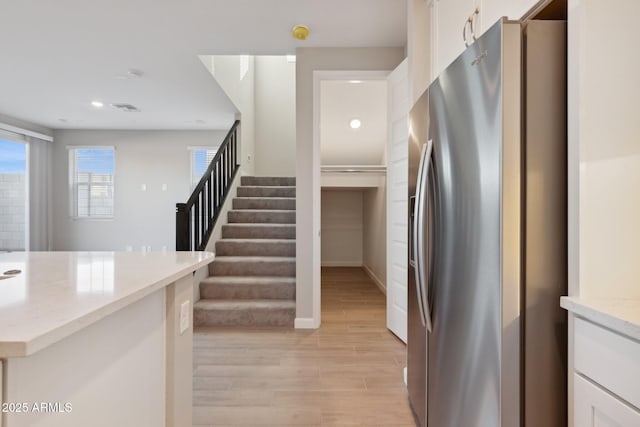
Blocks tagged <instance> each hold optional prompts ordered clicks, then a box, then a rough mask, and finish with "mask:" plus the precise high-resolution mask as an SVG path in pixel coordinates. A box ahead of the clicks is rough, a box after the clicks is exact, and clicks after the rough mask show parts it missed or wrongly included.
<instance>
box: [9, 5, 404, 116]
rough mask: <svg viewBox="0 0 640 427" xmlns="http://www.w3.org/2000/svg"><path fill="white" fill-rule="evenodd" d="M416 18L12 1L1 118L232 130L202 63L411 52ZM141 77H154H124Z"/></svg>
mask: <svg viewBox="0 0 640 427" xmlns="http://www.w3.org/2000/svg"><path fill="white" fill-rule="evenodd" d="M406 14H407V8H406V1H403V0H180V1H175V0H109V1H102V2H96V1H87V0H58V1H41V0H20V1H3V4H2V12H1V13H0V55H1V56H0V63H1V64H2V65H1V66H0V114H4V115H7V116H12V117H15V118H18V119H22V120H26V121H30V122H33V123H36V124H40V125H43V126H47V127H50V128H54V129H60V128H71V129H216V128H227V127H228V126H229V124H230V123H231V122H232V120H233V114H234V112H235V108H234V107H233V105H232V104H231V102H230V101H229V100H228V98H227V97H226V96H225V95H224V93H223V92H222V90H221V89H220V87H219V86H218V85H217V84H216V83H215V81H214V80H213V78H212V77H211V75H210V74H209V73H208V72H207V70H206V69H205V67H204V66H203V65H202V63H201V62H200V60H199V59H198V56H197V55H200V54H202V55H205V54H250V55H278V54H293V53H295V49H296V47H300V46H304V47H316V46H324V47H348V46H349V47H356V46H358V47H364V46H404V45H405V43H406ZM296 24H305V25H307V26H309V28H310V30H311V34H310V36H309V38H308V39H307V40H306V41H304V42H301V41H297V40H295V39H293V38H292V37H291V34H290V31H291V29H292V27H293V26H294V25H296ZM130 68H134V69H139V70H142V71H143V72H144V75H143V76H142V78H139V79H118V78H117V76H119V75H123V74H126V72H127V70H128V69H130ZM93 99H100V100H102V101H103V102H105V104H106V106H105V107H104V108H103V109H101V110H96V109H94V108H93V107H91V106H90V104H89V103H90V101H91V100H93ZM110 103H130V104H133V105H135V106H136V107H138V108H139V109H140V110H141V112H139V113H124V112H121V111H118V110H116V109H114V108H112V107H109V106H108V104H110ZM61 119H63V120H66V122H64V121H62V120H61Z"/></svg>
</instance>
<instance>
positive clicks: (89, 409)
mask: <svg viewBox="0 0 640 427" xmlns="http://www.w3.org/2000/svg"><path fill="white" fill-rule="evenodd" d="M87 298H91V295H90V294H89V295H87ZM165 310H166V307H165V289H161V290H159V291H156V292H154V293H152V294H151V295H148V296H147V297H145V298H143V299H142V300H140V301H137V302H135V303H133V304H131V305H130V306H127V307H125V308H123V309H122V310H119V311H117V312H115V313H113V314H111V315H110V316H108V317H106V318H104V319H102V320H100V321H99V322H96V323H94V324H92V325H89V326H87V327H86V328H85V329H82V330H81V331H79V332H77V333H75V334H73V335H71V336H69V337H67V338H65V339H64V340H62V341H60V342H58V343H56V344H54V345H52V346H50V347H47V348H45V349H43V350H41V351H39V352H37V353H35V354H33V355H31V356H28V357H24V358H11V359H7V361H6V364H7V366H6V369H5V376H6V377H5V384H6V388H5V393H6V395H5V401H6V402H14V403H17V402H24V403H27V405H28V407H29V411H28V412H27V413H8V414H5V415H6V418H5V424H4V427H27V426H38V427H85V426H95V427H102V426H104V427H107V426H109V427H112V426H119V427H128V426H131V427H134V426H135V427H139V426H164V425H165V369H166V367H165V366H166V357H165V345H166V342H165V340H166V336H165V334H166V332H165V330H166V328H165V313H166V312H165ZM67 403H68V404H70V406H69V405H67V406H65V404H67ZM43 404H44V406H42V405H43ZM34 405H35V406H34ZM42 409H44V411H45V412H37V410H42ZM69 410H70V411H69Z"/></svg>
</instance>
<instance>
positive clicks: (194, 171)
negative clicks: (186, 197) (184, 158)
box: [189, 147, 218, 189]
mask: <svg viewBox="0 0 640 427" xmlns="http://www.w3.org/2000/svg"><path fill="white" fill-rule="evenodd" d="M189 150H190V151H191V188H192V189H193V188H195V186H196V185H198V182H200V178H202V175H204V173H205V172H206V170H207V168H208V167H209V163H211V160H213V158H214V157H215V156H216V153H217V152H218V147H190V148H189Z"/></svg>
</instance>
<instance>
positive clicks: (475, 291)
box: [407, 20, 567, 427]
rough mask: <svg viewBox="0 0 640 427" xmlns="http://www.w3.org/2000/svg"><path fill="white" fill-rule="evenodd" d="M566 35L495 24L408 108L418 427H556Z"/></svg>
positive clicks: (411, 370)
mask: <svg viewBox="0 0 640 427" xmlns="http://www.w3.org/2000/svg"><path fill="white" fill-rule="evenodd" d="M565 34H566V24H565V23H564V22H560V21H554V22H552V21H531V22H530V23H528V24H526V25H523V24H521V23H518V22H510V21H507V20H501V21H499V22H497V23H496V24H495V25H494V26H493V27H491V28H490V29H489V30H488V31H487V32H486V33H485V34H484V35H482V37H480V38H478V40H476V41H475V42H474V43H473V44H472V45H471V46H469V47H468V48H467V49H466V51H465V52H464V53H463V54H461V55H460V56H459V57H458V58H457V59H456V60H455V61H454V62H453V63H452V64H451V65H450V66H449V67H448V68H447V69H446V70H445V71H444V72H442V74H441V75H440V76H439V77H438V79H437V80H435V81H434V82H433V83H432V84H431V85H430V87H429V89H428V90H427V92H425V93H424V94H423V95H422V97H421V98H420V99H419V101H418V102H417V103H416V104H415V105H414V107H413V109H412V110H411V114H410V129H409V133H410V136H409V183H410V184H409V200H410V206H409V210H410V219H409V221H410V222H409V223H410V232H409V233H410V237H409V241H410V245H409V246H410V251H409V252H410V253H409V265H410V267H412V268H410V269H409V270H410V271H409V296H408V298H409V301H408V302H409V314H408V321H409V324H408V353H407V370H408V371H407V382H408V390H409V398H410V403H411V406H412V409H413V410H414V415H415V418H416V423H417V424H418V425H420V426H428V427H515V426H526V427H542V426H544V427H555V426H558V427H559V426H565V425H566V404H567V403H566V366H565V364H566V338H565V337H566V317H565V314H564V313H563V312H562V310H561V309H560V307H559V299H560V296H561V295H563V294H565V292H566V283H567V272H566V269H567V267H566V263H567V243H566V203H567V193H566V179H567V178H566V48H565V45H566V42H565V37H566V36H565Z"/></svg>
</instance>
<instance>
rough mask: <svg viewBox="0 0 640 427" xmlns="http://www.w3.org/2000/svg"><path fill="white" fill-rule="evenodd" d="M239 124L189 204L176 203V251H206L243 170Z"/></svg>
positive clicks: (219, 151) (203, 177)
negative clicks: (234, 183) (231, 190)
mask: <svg viewBox="0 0 640 427" xmlns="http://www.w3.org/2000/svg"><path fill="white" fill-rule="evenodd" d="M238 125H240V120H236V121H235V122H234V123H233V126H231V129H229V132H228V133H227V136H225V138H224V141H223V142H222V145H220V148H218V151H217V152H216V155H215V156H214V158H213V160H211V163H209V166H208V167H207V170H206V171H205V172H204V174H203V175H202V178H200V181H199V182H198V185H196V187H195V189H194V190H193V193H191V196H190V197H189V199H188V200H187V202H186V203H176V250H177V251H202V250H204V248H205V247H206V245H207V242H208V240H209V237H210V236H211V233H212V232H213V227H214V226H215V224H216V221H217V220H218V216H219V215H220V211H221V210H222V206H223V205H224V202H225V200H226V199H227V195H228V193H229V188H230V186H231V183H232V182H233V179H234V178H235V176H236V173H237V172H238V169H239V166H240V165H239V164H238V143H237V139H238V138H237V136H238Z"/></svg>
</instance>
